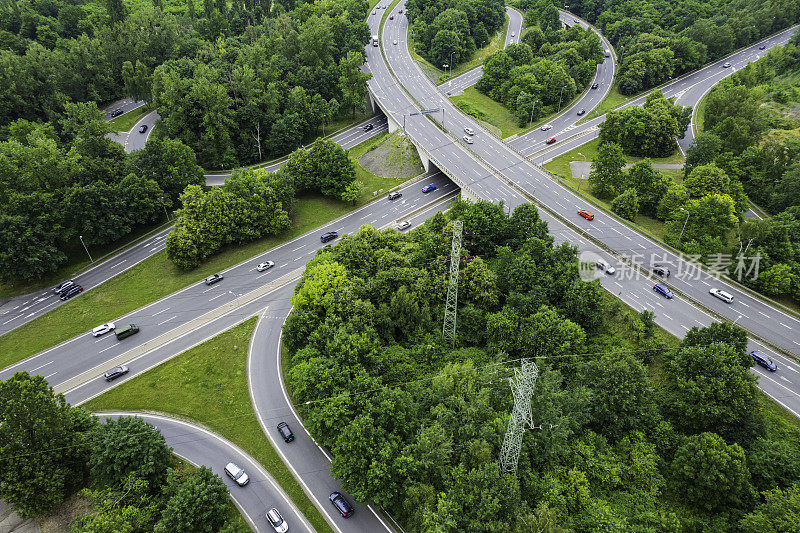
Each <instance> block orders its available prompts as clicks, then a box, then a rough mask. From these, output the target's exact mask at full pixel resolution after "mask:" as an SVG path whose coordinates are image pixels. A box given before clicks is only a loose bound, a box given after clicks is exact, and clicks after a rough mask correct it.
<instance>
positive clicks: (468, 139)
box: [462, 135, 475, 144]
mask: <svg viewBox="0 0 800 533" xmlns="http://www.w3.org/2000/svg"><path fill="white" fill-rule="evenodd" d="M462 138H463V139H464V142H465V143H467V144H473V143H474V142H475V141H473V140H472V137H470V136H469V135H464V137H462Z"/></svg>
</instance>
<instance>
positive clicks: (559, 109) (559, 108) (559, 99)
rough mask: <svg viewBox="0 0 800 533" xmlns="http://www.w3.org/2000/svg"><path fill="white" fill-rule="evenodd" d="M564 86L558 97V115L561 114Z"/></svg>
mask: <svg viewBox="0 0 800 533" xmlns="http://www.w3.org/2000/svg"><path fill="white" fill-rule="evenodd" d="M565 88H566V85H562V86H561V95H560V96H559V97H558V113H561V99H562V98H563V97H564V89H565Z"/></svg>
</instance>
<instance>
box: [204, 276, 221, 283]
mask: <svg viewBox="0 0 800 533" xmlns="http://www.w3.org/2000/svg"><path fill="white" fill-rule="evenodd" d="M218 281H222V274H213V275H211V276H208V277H207V278H206V279H205V282H206V285H213V284H215V283H216V282H218Z"/></svg>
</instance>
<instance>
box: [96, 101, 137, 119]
mask: <svg viewBox="0 0 800 533" xmlns="http://www.w3.org/2000/svg"><path fill="white" fill-rule="evenodd" d="M145 103H146V102H145V101H144V100H134V99H133V98H122V99H120V100H117V101H115V102H111V103H110V104H108V106H107V107H106V108H105V113H106V122H109V121H112V120H114V118H115V117H112V116H111V113H113V112H114V111H115V110H117V109H121V110H122V113H123V114H125V113H127V112H129V111H133V110H134V109H138V108H140V107H142V106H143V105H145Z"/></svg>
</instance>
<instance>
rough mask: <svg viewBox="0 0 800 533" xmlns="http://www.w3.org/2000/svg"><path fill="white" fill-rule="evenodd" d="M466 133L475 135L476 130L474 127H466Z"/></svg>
mask: <svg viewBox="0 0 800 533" xmlns="http://www.w3.org/2000/svg"><path fill="white" fill-rule="evenodd" d="M464 133H466V134H467V135H475V131H474V130H473V129H472V128H464Z"/></svg>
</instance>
